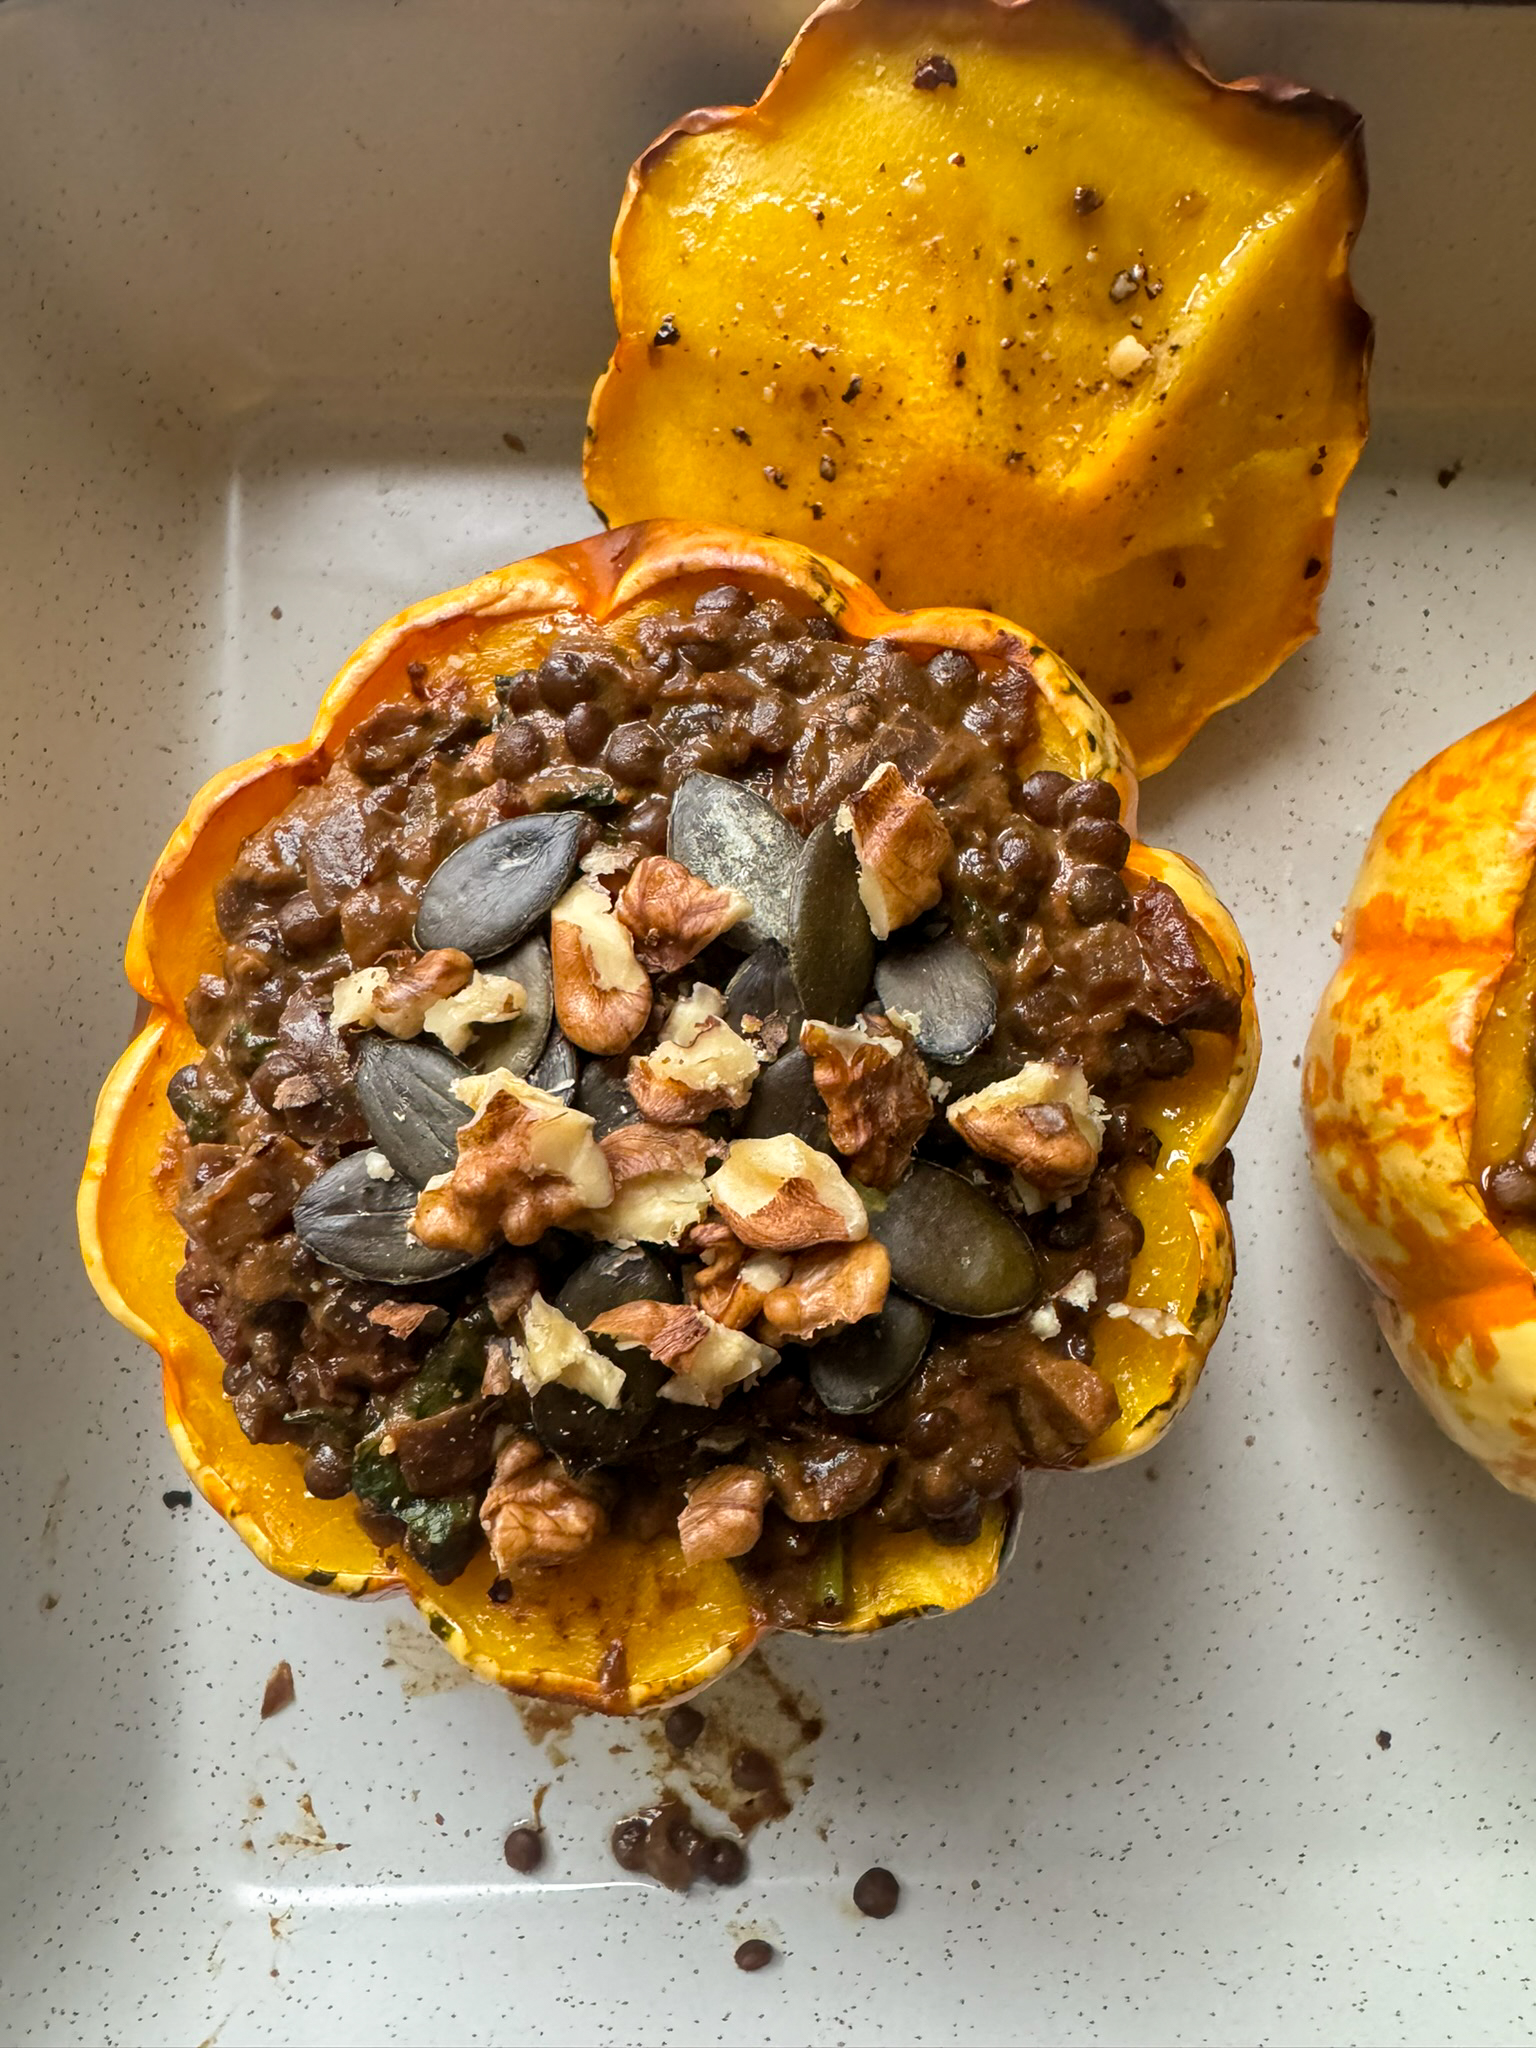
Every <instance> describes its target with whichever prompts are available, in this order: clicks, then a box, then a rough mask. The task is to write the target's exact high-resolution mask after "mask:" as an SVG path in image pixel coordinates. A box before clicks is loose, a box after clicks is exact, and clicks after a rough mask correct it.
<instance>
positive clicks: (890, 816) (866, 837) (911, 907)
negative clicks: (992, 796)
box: [837, 761, 955, 939]
mask: <svg viewBox="0 0 1536 2048" xmlns="http://www.w3.org/2000/svg"><path fill="white" fill-rule="evenodd" d="M837 823H838V830H839V831H842V832H851V833H852V834H853V849H854V852H855V853H856V854H857V855H858V856H859V896H860V899H861V901H862V902H863V905H864V908H865V909H866V910H867V911H868V912H869V924H870V929H871V930H872V931H873V933H874V935H875V937H876V938H877V939H888V938H889V937H890V935H891V933H892V932H893V931H896V930H897V929H898V928H899V927H900V926H901V925H904V924H910V922H911V921H912V919H913V918H914V917H917V916H918V915H919V914H920V913H921V912H922V911H925V910H931V909H932V908H933V906H934V904H935V903H937V902H938V900H939V895H940V885H939V877H940V875H941V874H942V873H943V872H944V869H945V867H946V866H947V865H948V863H949V861H950V860H951V859H952V858H953V856H954V851H955V842H954V841H953V839H951V838H950V836H949V828H948V826H947V825H946V824H945V823H944V820H943V819H942V818H941V817H940V816H939V814H938V812H937V811H936V810H935V809H934V807H933V805H932V804H931V803H930V802H929V800H928V798H927V797H925V796H924V795H923V793H922V791H921V790H917V789H913V787H912V786H911V784H910V783H909V782H908V781H907V779H906V777H905V776H904V775H903V774H902V772H901V770H900V769H899V768H898V767H897V766H896V764H895V762H894V761H882V762H881V764H880V766H879V767H878V768H877V769H876V770H875V772H874V774H873V775H871V776H870V777H869V779H868V781H867V782H865V784H864V785H863V787H862V788H861V789H856V790H855V791H854V793H853V795H852V796H851V797H849V799H848V801H847V803H845V804H844V805H843V807H842V809H841V810H840V811H839V812H838V814H837Z"/></svg>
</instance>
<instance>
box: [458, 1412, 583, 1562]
mask: <svg viewBox="0 0 1536 2048" xmlns="http://www.w3.org/2000/svg"><path fill="white" fill-rule="evenodd" d="M480 1526H481V1528H482V1529H484V1531H485V1534H486V1540H487V1541H488V1542H489V1544H490V1547H491V1561H492V1563H493V1564H494V1565H495V1567H496V1570H497V1572H498V1573H499V1575H500V1576H501V1577H502V1578H504V1579H509V1578H512V1577H513V1576H514V1575H515V1574H516V1573H518V1572H523V1571H535V1570H538V1569H540V1568H542V1567H545V1566H548V1565H557V1564H569V1563H570V1561H571V1559H572V1558H574V1557H580V1556H581V1554H582V1552H583V1551H584V1550H590V1549H591V1547H592V1545H593V1544H594V1543H595V1542H596V1541H597V1539H598V1537H599V1536H601V1535H602V1534H603V1532H604V1530H605V1529H606V1528H607V1526H608V1518H607V1516H606V1515H605V1514H604V1513H603V1510H602V1507H601V1505H600V1504H599V1503H598V1502H597V1501H595V1500H593V1498H592V1497H591V1495H590V1494H587V1493H584V1492H583V1491H582V1489H581V1488H580V1487H579V1486H578V1485H577V1484H576V1482H575V1480H574V1479H572V1478H571V1476H570V1474H569V1473H568V1472H567V1471H566V1469H565V1467H564V1466H563V1465H562V1464H561V1463H560V1462H559V1460H558V1459H557V1458H550V1457H546V1456H545V1454H544V1451H543V1448H542V1446H541V1445H539V1444H537V1443H535V1442H534V1440H533V1438H532V1437H528V1436H514V1437H510V1438H509V1439H508V1440H507V1442H506V1443H504V1444H503V1445H502V1447H501V1449H500V1451H499V1452H498V1453H497V1455H496V1472H495V1476H494V1478H493V1479H492V1481H491V1484H490V1489H489V1491H488V1492H487V1494H486V1496H485V1499H484V1500H483V1501H482V1502H481V1503H480Z"/></svg>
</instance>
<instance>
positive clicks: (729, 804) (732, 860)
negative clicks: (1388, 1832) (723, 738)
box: [667, 772, 801, 947]
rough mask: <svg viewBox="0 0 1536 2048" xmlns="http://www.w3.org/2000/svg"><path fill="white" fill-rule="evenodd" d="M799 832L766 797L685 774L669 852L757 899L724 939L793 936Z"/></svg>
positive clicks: (748, 942)
mask: <svg viewBox="0 0 1536 2048" xmlns="http://www.w3.org/2000/svg"><path fill="white" fill-rule="evenodd" d="M800 845H801V841H800V834H799V833H798V832H797V831H796V830H795V828H794V826H793V825H791V824H790V823H789V821H788V819H787V818H781V817H780V816H779V814H778V812H777V811H776V810H775V809H774V808H773V805H772V804H771V803H769V801H768V799H767V798H766V797H763V796H759V795H758V793H757V791H756V790H755V789H747V788H745V787H744V786H743V785H742V784H741V783H739V782H727V780H726V779H725V777H724V776H723V775H706V774H704V773H702V772H698V773H695V774H693V775H686V776H684V778H683V780H682V781H681V782H680V783H679V784H678V787H677V794H676V795H675V796H674V797H673V799H672V815H671V818H670V820H669V822H668V825H667V851H668V853H670V854H671V856H672V858H673V859H674V860H679V861H681V862H682V864H683V866H684V867H685V868H688V869H689V870H690V871H691V872H692V873H693V874H696V875H698V876H699V877H700V878H701V879H702V880H704V881H706V882H709V883H712V884H713V886H714V887H715V888H717V889H738V890H740V892H741V894H742V895H743V896H745V897H746V898H747V899H748V901H749V902H750V903H751V905H752V912H751V915H750V916H749V917H745V918H743V919H742V921H741V923H740V924H738V925H734V926H732V928H731V930H730V931H728V932H727V933H726V934H725V938H726V942H727V943H728V944H730V945H734V946H737V947H748V946H760V945H761V944H762V943H763V941H764V940H765V939H777V940H778V941H779V943H780V944H781V945H782V944H784V943H785V942H786V941H787V940H788V937H789V891H790V885H791V883H792V881H793V879H794V873H795V863H796V861H797V860H798V859H799V857H800Z"/></svg>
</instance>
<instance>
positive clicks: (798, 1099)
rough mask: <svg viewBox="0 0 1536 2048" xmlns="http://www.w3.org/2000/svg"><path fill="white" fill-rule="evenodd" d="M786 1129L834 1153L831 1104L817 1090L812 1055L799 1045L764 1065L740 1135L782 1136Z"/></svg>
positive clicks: (816, 1147) (742, 1136)
mask: <svg viewBox="0 0 1536 2048" xmlns="http://www.w3.org/2000/svg"><path fill="white" fill-rule="evenodd" d="M786 1131H790V1132H793V1134H794V1135H795V1137H797V1138H803V1139H804V1140H805V1142H806V1144H807V1145H812V1146H814V1147H815V1149H816V1150H817V1151H818V1152H831V1151H832V1140H831V1137H830V1136H829V1134H828V1131H827V1105H826V1104H825V1103H824V1102H823V1101H822V1099H821V1096H820V1095H819V1094H818V1093H817V1089H816V1082H815V1079H814V1077H813V1075H812V1072H811V1062H810V1059H809V1057H808V1056H807V1055H806V1054H805V1053H803V1052H802V1051H801V1050H800V1048H799V1046H798V1045H793V1046H791V1047H790V1048H789V1050H788V1052H782V1053H780V1054H779V1057H778V1058H777V1059H776V1060H775V1061H774V1062H773V1064H772V1065H771V1066H767V1067H764V1068H763V1070H762V1072H761V1073H760V1074H759V1075H758V1077H757V1081H756V1084H755V1086H754V1087H753V1090H752V1099H751V1101H750V1102H749V1103H748V1104H747V1111H746V1115H745V1116H744V1117H743V1118H742V1122H741V1127H740V1129H739V1130H738V1131H737V1134H736V1135H737V1136H738V1137H741V1138H779V1137H782V1136H783V1135H784V1133H785V1132H786Z"/></svg>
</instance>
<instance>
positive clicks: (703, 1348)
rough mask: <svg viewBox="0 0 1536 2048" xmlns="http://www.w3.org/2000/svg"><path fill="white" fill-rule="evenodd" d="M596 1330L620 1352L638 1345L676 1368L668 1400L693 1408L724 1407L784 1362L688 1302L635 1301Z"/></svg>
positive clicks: (605, 1316) (599, 1319)
mask: <svg viewBox="0 0 1536 2048" xmlns="http://www.w3.org/2000/svg"><path fill="white" fill-rule="evenodd" d="M590 1330H591V1331H592V1332H595V1333H596V1334H597V1335H598V1336H601V1337H609V1338H611V1339H612V1340H613V1342H614V1343H616V1344H618V1345H619V1346H620V1348H621V1349H622V1348H625V1347H627V1346H631V1345H638V1346H639V1347H640V1348H641V1349H642V1350H645V1351H648V1352H649V1353H650V1355H651V1357H652V1358H654V1359H655V1360H656V1362H657V1364H658V1365H665V1366H669V1367H671V1368H672V1373H673V1377H672V1378H671V1379H670V1380H669V1381H668V1382H667V1383H666V1385H665V1386H664V1387H663V1388H662V1389H661V1393H662V1398H663V1399H664V1400H668V1401H681V1402H684V1403H685V1404H687V1405H689V1406H693V1407H704V1408H718V1407H719V1405H720V1402H721V1400H722V1398H723V1397H724V1395H725V1393H726V1391H727V1389H728V1388H730V1387H734V1386H738V1385H740V1383H741V1382H742V1381H743V1380H750V1379H756V1378H757V1376H758V1375H759V1374H760V1373H764V1372H767V1371H768V1370H769V1369H770V1368H771V1367H773V1366H775V1365H777V1364H778V1362H779V1354H778V1352H777V1351H775V1350H773V1349H772V1348H771V1347H770V1346H768V1345H766V1344H759V1343H757V1342H755V1341H754V1340H753V1339H752V1338H751V1337H748V1336H747V1335H746V1334H745V1333H744V1332H743V1331H741V1330H730V1329H726V1328H724V1327H723V1326H722V1325H720V1324H718V1323H716V1322H714V1321H712V1319H711V1318H710V1317H709V1316H707V1315H705V1314H703V1313H702V1312H701V1311H700V1310H699V1309H697V1308H694V1307H692V1306H690V1305H689V1304H686V1303H678V1302H666V1301H629V1302H624V1303H623V1304H621V1306H619V1307H618V1308H611V1309H605V1310H604V1311H603V1313H602V1314H601V1315H600V1316H596V1317H594V1318H593V1320H592V1323H591V1325H590Z"/></svg>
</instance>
